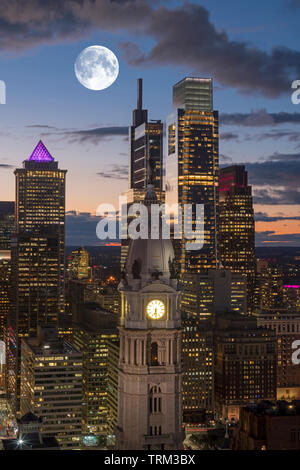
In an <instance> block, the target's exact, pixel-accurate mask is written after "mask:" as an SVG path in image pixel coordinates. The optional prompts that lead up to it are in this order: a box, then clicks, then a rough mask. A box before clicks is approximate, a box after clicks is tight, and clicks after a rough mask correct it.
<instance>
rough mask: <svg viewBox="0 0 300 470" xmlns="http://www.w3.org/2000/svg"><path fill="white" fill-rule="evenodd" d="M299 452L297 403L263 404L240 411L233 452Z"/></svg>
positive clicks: (299, 418)
mask: <svg viewBox="0 0 300 470" xmlns="http://www.w3.org/2000/svg"><path fill="white" fill-rule="evenodd" d="M299 449H300V407H299V401H298V402H297V401H295V402H285V401H281V402H280V401H279V402H273V403H272V402H262V403H258V404H256V405H255V404H253V405H248V406H246V407H243V408H242V410H241V419H240V424H239V427H238V429H237V431H236V433H235V435H234V438H233V441H232V450H299Z"/></svg>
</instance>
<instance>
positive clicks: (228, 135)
mask: <svg viewBox="0 0 300 470" xmlns="http://www.w3.org/2000/svg"><path fill="white" fill-rule="evenodd" d="M238 138H239V135H238V134H234V133H233V132H223V133H222V134H220V139H221V140H224V141H228V140H235V141H238Z"/></svg>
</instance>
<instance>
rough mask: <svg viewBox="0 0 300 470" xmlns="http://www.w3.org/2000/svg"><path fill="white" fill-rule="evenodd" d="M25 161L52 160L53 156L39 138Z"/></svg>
mask: <svg viewBox="0 0 300 470" xmlns="http://www.w3.org/2000/svg"><path fill="white" fill-rule="evenodd" d="M26 161H27V162H53V161H54V158H53V157H52V155H51V154H50V153H49V152H48V150H47V148H46V147H45V145H44V144H43V142H42V141H41V140H39V142H38V144H37V146H36V147H35V149H34V151H33V152H32V154H31V155H30V157H29V158H27V160H26Z"/></svg>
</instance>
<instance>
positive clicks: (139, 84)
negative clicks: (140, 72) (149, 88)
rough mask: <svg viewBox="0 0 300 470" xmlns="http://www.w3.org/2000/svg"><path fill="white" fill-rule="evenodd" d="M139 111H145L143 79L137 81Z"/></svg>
mask: <svg viewBox="0 0 300 470" xmlns="http://www.w3.org/2000/svg"><path fill="white" fill-rule="evenodd" d="M137 109H143V79H142V78H138V79H137Z"/></svg>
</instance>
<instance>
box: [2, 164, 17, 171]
mask: <svg viewBox="0 0 300 470" xmlns="http://www.w3.org/2000/svg"><path fill="white" fill-rule="evenodd" d="M0 168H3V170H10V169H11V168H16V167H15V165H8V164H7V163H0Z"/></svg>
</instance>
